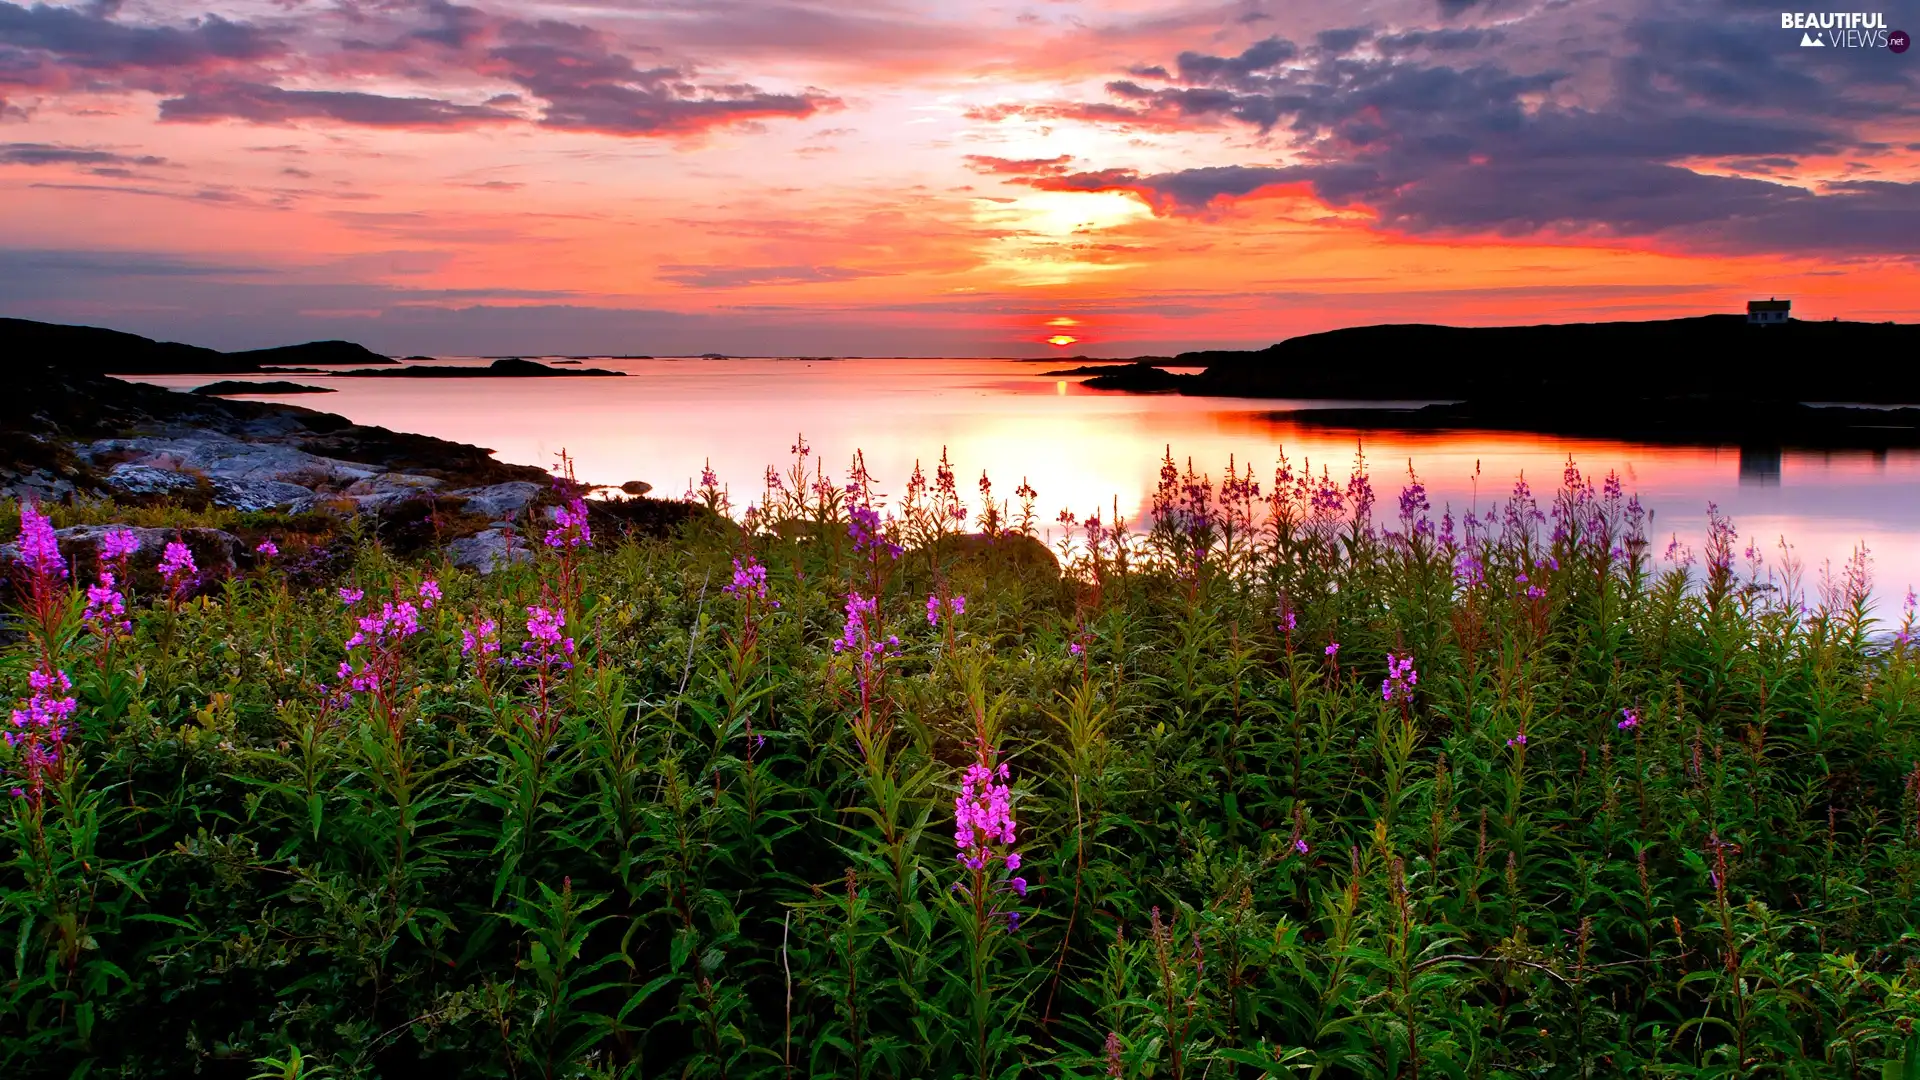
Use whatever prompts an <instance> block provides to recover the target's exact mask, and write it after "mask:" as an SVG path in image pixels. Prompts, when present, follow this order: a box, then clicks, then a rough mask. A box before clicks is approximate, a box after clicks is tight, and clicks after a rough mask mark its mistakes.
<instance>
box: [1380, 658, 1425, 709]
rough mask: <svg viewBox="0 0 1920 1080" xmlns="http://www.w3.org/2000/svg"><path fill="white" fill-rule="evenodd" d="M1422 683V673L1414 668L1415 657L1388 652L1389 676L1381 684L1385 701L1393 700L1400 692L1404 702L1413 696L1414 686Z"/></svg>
mask: <svg viewBox="0 0 1920 1080" xmlns="http://www.w3.org/2000/svg"><path fill="white" fill-rule="evenodd" d="M1419 684H1420V673H1419V672H1418V671H1415V670H1414V669H1413V657H1412V656H1411V655H1408V656H1395V655H1394V654H1392V653H1388V654H1387V678H1386V681H1384V682H1382V683H1381V684H1380V697H1381V699H1382V700H1383V701H1392V700H1393V695H1394V694H1396V693H1398V694H1399V695H1400V700H1401V701H1402V702H1405V701H1407V700H1408V699H1409V698H1411V697H1412V696H1413V688H1414V687H1415V686H1418V685H1419Z"/></svg>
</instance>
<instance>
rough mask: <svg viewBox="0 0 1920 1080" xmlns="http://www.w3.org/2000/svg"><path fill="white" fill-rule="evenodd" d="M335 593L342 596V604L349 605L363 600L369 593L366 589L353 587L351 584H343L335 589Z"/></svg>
mask: <svg viewBox="0 0 1920 1080" xmlns="http://www.w3.org/2000/svg"><path fill="white" fill-rule="evenodd" d="M335 595H337V596H339V597H340V602H341V603H342V604H345V605H347V606H348V607H352V606H353V605H355V604H357V603H359V602H360V601H361V600H363V599H365V598H366V595H367V594H366V590H364V589H355V588H351V587H349V586H345V585H343V586H341V587H340V588H339V589H337V590H335Z"/></svg>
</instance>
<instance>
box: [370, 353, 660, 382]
mask: <svg viewBox="0 0 1920 1080" xmlns="http://www.w3.org/2000/svg"><path fill="white" fill-rule="evenodd" d="M340 374H341V375H344V376H350V377H353V378H357V379H374V378H388V379H538V378H574V377H616V378H617V377H622V376H625V375H626V372H624V371H609V370H607V369H606V368H581V369H579V370H578V371H559V370H557V369H555V368H551V367H548V366H547V365H545V364H540V363H535V362H534V361H532V360H522V359H521V358H520V357H517V356H507V357H502V358H501V359H498V360H495V361H494V362H493V363H491V364H488V365H487V366H486V367H456V366H454V365H452V364H421V365H417V366H409V367H397V368H388V369H365V368H356V369H355V370H352V371H342V372H340Z"/></svg>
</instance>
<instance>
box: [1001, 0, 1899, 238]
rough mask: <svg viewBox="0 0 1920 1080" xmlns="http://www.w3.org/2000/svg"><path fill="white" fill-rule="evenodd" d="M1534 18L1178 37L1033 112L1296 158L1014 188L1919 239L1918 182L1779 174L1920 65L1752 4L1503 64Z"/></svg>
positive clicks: (1701, 3) (1630, 232)
mask: <svg viewBox="0 0 1920 1080" xmlns="http://www.w3.org/2000/svg"><path fill="white" fill-rule="evenodd" d="M1455 6H1456V7H1457V8H1461V9H1464V7H1465V6H1466V5H1455ZM1747 7H1749V8H1750V7H1751V5H1747ZM1741 11H1744V12H1745V15H1744V17H1742V18H1733V17H1731V14H1732V13H1737V12H1741ZM1762 14H1763V15H1764V14H1765V13H1764V12H1763V13H1762ZM1530 29H1531V30H1532V31H1537V30H1538V27H1537V26H1536V27H1533V28H1528V27H1525V26H1522V27H1519V28H1517V29H1516V28H1515V27H1514V26H1512V25H1509V26H1508V27H1506V28H1503V29H1502V30H1500V31H1493V30H1484V29H1479V28H1472V27H1460V28H1447V29H1437V30H1436V29H1426V28H1417V27H1416V28H1400V29H1396V30H1395V31H1393V32H1391V33H1380V32H1377V31H1375V30H1373V29H1371V28H1353V29H1349V30H1335V31H1326V32H1323V33H1321V34H1320V35H1318V37H1317V38H1316V40H1315V42H1314V43H1313V44H1311V45H1308V46H1306V47H1300V46H1297V45H1295V44H1293V43H1291V42H1287V41H1284V40H1281V39H1278V38H1269V39H1267V40H1266V41H1262V42H1258V43H1256V44H1254V45H1253V46H1251V47H1249V48H1247V49H1245V50H1243V51H1241V52H1239V53H1237V54H1234V55H1226V56H1212V55H1207V54H1203V53H1195V52H1183V53H1180V54H1179V55H1178V57H1177V59H1176V62H1175V63H1174V64H1173V65H1172V68H1173V70H1172V72H1171V73H1170V74H1165V75H1163V76H1157V77H1156V76H1150V75H1148V74H1147V72H1149V71H1151V70H1152V67H1151V66H1150V65H1144V66H1143V65H1136V66H1135V67H1134V68H1132V69H1131V71H1130V73H1131V74H1132V75H1133V78H1129V79H1125V80H1119V81H1116V82H1113V83H1110V84H1108V87H1107V89H1108V91H1109V92H1110V93H1111V94H1112V96H1113V98H1114V99H1115V101H1117V102H1118V104H1116V103H1115V102H1096V103H1055V104H1052V105H1046V106H1039V107H1037V108H1039V109H1045V110H1049V111H1050V112H1051V114H1052V115H1054V116H1056V117H1059V118H1067V117H1073V118H1077V119H1085V120H1093V121H1099V120H1100V119H1101V114H1100V113H1099V112H1097V111H1096V109H1095V106H1103V107H1104V108H1105V109H1107V110H1110V111H1112V110H1117V112H1118V114H1119V115H1117V116H1116V117H1115V120H1116V121H1117V122H1119V123H1122V124H1125V125H1127V126H1135V127H1154V126H1159V127H1167V128H1177V127H1186V128H1189V129H1195V128H1205V127H1207V126H1210V125H1219V124H1227V125H1232V124H1240V125H1246V126H1250V127H1252V128H1254V129H1256V130H1257V131H1259V132H1261V133H1263V134H1271V135H1274V136H1276V137H1278V138H1279V139H1280V140H1283V141H1284V142H1285V143H1286V144H1289V145H1288V146H1287V147H1285V148H1282V147H1275V148H1274V151H1270V152H1269V153H1268V154H1266V155H1263V156H1265V157H1266V158H1267V160H1268V161H1269V162H1271V161H1272V160H1273V158H1274V157H1275V156H1280V154H1282V153H1284V155H1285V156H1286V157H1287V158H1288V159H1289V162H1288V163H1287V164H1285V165H1272V164H1267V163H1250V164H1247V165H1230V166H1217V167H1209V168H1199V169H1187V170H1180V171H1175V172H1168V173H1160V174H1148V175H1141V174H1138V173H1136V172H1134V171H1133V170H1127V169H1088V170H1086V171H1082V172H1073V173H1059V174H1055V175H1029V176H1025V177H1022V178H1021V179H1019V180H1016V181H1014V182H1019V183H1027V184H1031V185H1033V186H1041V187H1048V188H1053V189H1057V190H1122V191H1128V192H1131V193H1133V194H1135V195H1137V196H1138V197H1140V198H1141V199H1143V200H1144V201H1146V202H1148V203H1149V204H1150V205H1152V206H1153V207H1154V208H1155V210H1156V212H1159V213H1171V214H1182V213H1197V212H1202V211H1204V210H1206V209H1207V208H1209V207H1214V206H1217V205H1218V204H1219V203H1220V201H1221V200H1229V199H1232V198H1236V197H1239V196H1244V195H1249V194H1252V193H1254V192H1257V191H1260V190H1262V189H1264V188H1271V187H1275V186H1282V185H1300V186H1302V187H1303V188H1310V189H1311V191H1312V192H1313V194H1314V195H1315V196H1317V197H1318V198H1319V199H1321V200H1322V201H1324V202H1326V203H1329V204H1331V205H1335V206H1341V207H1349V208H1363V209H1369V210H1371V211H1372V212H1373V213H1374V214H1375V215H1376V216H1377V219H1378V222H1379V224H1380V225H1381V226H1382V227H1384V228H1388V229H1393V230H1396V231H1400V232H1404V233H1411V234H1431V233H1460V234H1487V233H1492V234H1499V235H1516V236H1517V235H1539V234H1545V235H1580V236H1593V237H1601V238H1605V237H1648V236H1661V237H1670V238H1673V239H1675V240H1677V241H1678V242H1681V243H1683V244H1684V245H1686V246H1688V247H1692V248H1698V249H1721V250H1736V251H1803V252H1835V253H1876V254H1911V253H1912V251H1913V250H1914V240H1913V238H1914V237H1915V236H1916V235H1920V185H1916V184H1911V183H1899V182H1891V181H1877V182H1872V183H1824V184H1821V183H1811V184H1806V185H1796V184H1791V183H1787V182H1784V181H1782V180H1779V179H1775V178H1772V177H1771V176H1769V175H1767V174H1770V173H1775V172H1777V170H1779V169H1781V168H1788V169H1791V168H1794V167H1795V163H1797V162H1799V161H1802V160H1804V159H1806V158H1808V157H1820V156H1839V155H1856V156H1868V157H1870V156H1871V155H1872V154H1874V153H1876V152H1878V151H1881V150H1884V149H1889V147H1888V146H1887V145H1886V144H1885V143H1884V142H1882V141H1880V140H1878V139H1875V138H1874V137H1873V133H1874V131H1875V130H1876V129H1880V128H1881V125H1895V127H1894V128H1890V129H1897V126H1898V125H1900V124H1901V123H1903V122H1911V121H1912V120H1913V119H1915V118H1916V117H1920V107H1917V106H1916V105H1915V101H1916V100H1920V99H1917V98H1916V95H1915V93H1914V92H1915V91H1916V90H1920V77H1916V75H1915V73H1914V71H1913V70H1912V68H1911V66H1907V65H1897V64H1888V63H1881V62H1879V61H1882V60H1884V59H1886V57H1882V56H1879V55H1873V56H1868V55H1864V54H1862V55H1857V56H1853V57H1842V58H1837V59H1830V58H1828V57H1826V56H1822V57H1820V58H1818V60H1810V59H1809V58H1807V57H1806V56H1804V55H1801V54H1799V53H1798V50H1797V49H1796V48H1794V47H1792V46H1793V44H1794V43H1793V42H1790V41H1785V40H1783V39H1781V38H1780V37H1779V35H1778V34H1777V33H1770V32H1769V31H1770V30H1773V29H1774V27H1773V26H1769V25H1767V19H1765V18H1761V17H1760V16H1756V15H1754V14H1753V13H1752V11H1749V10H1746V9H1745V8H1741V7H1739V6H1738V0H1725V2H1720V0H1696V2H1693V3H1687V2H1682V3H1679V4H1677V5H1663V6H1660V7H1657V8H1654V7H1649V8H1646V9H1644V10H1643V11H1642V13H1641V14H1640V15H1638V16H1637V17H1634V18H1629V19H1626V20H1625V25H1624V26H1623V27H1618V28H1616V29H1613V30H1612V31H1610V32H1611V33H1613V34H1615V35H1617V38H1618V40H1619V42H1620V46H1621V47H1619V48H1618V49H1616V50H1614V51H1613V52H1612V53H1611V54H1606V55H1600V56H1598V57H1597V58H1596V57H1589V56H1587V54H1584V53H1582V51H1581V50H1579V49H1576V48H1573V47H1571V45H1572V44H1577V41H1575V42H1572V43H1569V42H1566V41H1561V42H1557V43H1556V44H1555V47H1553V48H1551V49H1548V50H1544V51H1545V54H1546V55H1548V56H1551V57H1553V58H1555V59H1556V60H1557V61H1560V62H1562V63H1564V65H1565V66H1560V67H1538V66H1536V67H1533V68H1525V67H1521V66H1519V64H1518V62H1516V61H1512V60H1509V58H1508V55H1507V54H1508V53H1509V52H1516V50H1514V49H1513V48H1512V46H1511V44H1510V43H1511V40H1512V39H1513V37H1514V36H1515V34H1516V33H1519V32H1524V31H1529V30H1530ZM1540 52H1541V50H1535V51H1534V53H1533V54H1532V55H1536V56H1537V55H1539V54H1540ZM1517 54H1518V55H1521V56H1525V55H1528V54H1527V53H1525V52H1523V51H1521V52H1518V53H1517ZM1583 57H1585V59H1583ZM1005 112H1006V114H1009V115H1012V114H1020V115H1027V116H1033V115H1035V112H1034V109H1033V108H1027V109H1007V110H1005ZM1702 158H1712V159H1718V160H1719V161H1721V162H1730V163H1734V165H1735V167H1736V168H1737V167H1738V163H1739V162H1741V161H1749V162H1753V163H1754V167H1752V168H1750V169H1747V170H1740V171H1747V172H1752V173H1761V174H1762V175H1761V176H1753V175H1744V176H1743V175H1732V176H1729V175H1721V174H1718V173H1706V172H1698V171H1695V169H1693V168H1691V167H1689V166H1690V164H1691V163H1692V162H1695V161H1698V160H1700V159H1702ZM1769 162H1771V163H1772V164H1767V163H1769Z"/></svg>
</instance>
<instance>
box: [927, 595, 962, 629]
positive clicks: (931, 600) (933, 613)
mask: <svg viewBox="0 0 1920 1080" xmlns="http://www.w3.org/2000/svg"><path fill="white" fill-rule="evenodd" d="M946 607H947V610H950V611H952V612H953V613H954V614H955V615H964V614H966V611H967V598H966V597H964V596H955V597H953V598H951V599H949V600H948V601H947V603H946ZM940 610H941V605H940V597H939V596H937V595H933V596H929V597H927V625H928V626H936V625H938V624H939V622H940Z"/></svg>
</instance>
